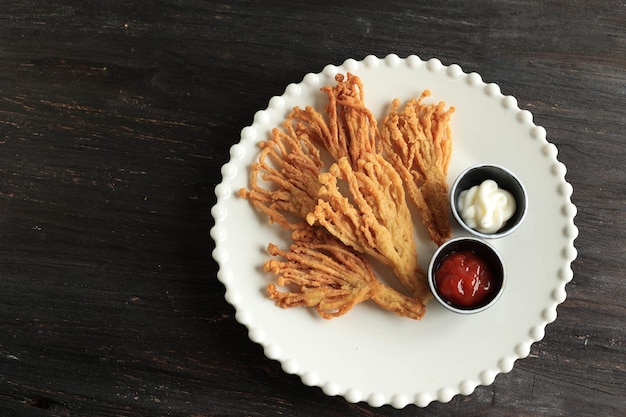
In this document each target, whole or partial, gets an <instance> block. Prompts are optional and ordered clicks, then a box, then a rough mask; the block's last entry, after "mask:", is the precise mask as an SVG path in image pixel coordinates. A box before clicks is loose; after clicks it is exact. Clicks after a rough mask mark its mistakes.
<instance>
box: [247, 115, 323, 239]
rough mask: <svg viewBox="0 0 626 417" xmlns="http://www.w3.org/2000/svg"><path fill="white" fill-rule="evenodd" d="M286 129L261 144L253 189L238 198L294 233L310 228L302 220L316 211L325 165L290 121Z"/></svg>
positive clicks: (253, 172)
mask: <svg viewBox="0 0 626 417" xmlns="http://www.w3.org/2000/svg"><path fill="white" fill-rule="evenodd" d="M283 128H284V130H281V129H278V128H275V129H273V130H272V137H271V139H270V140H268V141H266V142H261V143H260V144H259V146H260V147H261V154H260V155H259V161H258V162H256V163H254V164H252V168H251V173H250V189H249V190H246V189H244V188H242V189H241V190H239V195H240V196H242V197H244V198H247V199H248V200H249V201H250V202H251V203H252V204H253V205H254V206H255V207H256V208H257V209H259V210H261V211H262V212H263V213H265V214H266V215H267V216H268V217H269V220H270V223H274V222H275V223H278V224H279V225H280V226H281V227H283V228H284V229H287V230H295V229H300V228H302V227H306V226H307V224H306V222H304V220H303V219H304V218H305V217H306V215H307V213H309V212H310V211H311V210H313V209H314V207H315V204H316V201H317V192H318V189H319V181H318V176H319V173H320V169H321V167H322V165H323V163H322V160H321V158H320V151H319V149H318V148H317V147H316V146H315V145H314V144H313V143H312V142H311V141H310V140H309V139H308V138H307V137H306V136H301V135H298V134H296V132H295V130H294V124H293V123H292V122H291V118H289V119H288V120H287V121H285V123H284V125H283Z"/></svg>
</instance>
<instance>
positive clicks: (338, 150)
mask: <svg viewBox="0 0 626 417" xmlns="http://www.w3.org/2000/svg"><path fill="white" fill-rule="evenodd" d="M335 81H336V82H337V83H336V85H334V86H325V87H323V88H322V91H323V92H324V93H326V95H327V96H328V104H327V105H326V108H325V113H326V118H325V117H324V116H323V115H322V114H320V113H318V112H317V111H316V110H315V109H313V108H312V107H311V106H307V107H306V108H305V109H304V110H303V109H301V108H298V107H296V108H295V109H294V111H293V113H292V115H291V116H290V117H292V118H293V119H297V120H298V121H299V123H298V124H297V128H296V133H297V134H298V135H299V136H302V137H307V138H309V139H310V140H312V141H313V142H315V143H317V144H318V145H320V146H321V147H323V148H324V149H326V150H328V152H329V153H330V154H331V156H332V157H333V158H334V160H335V161H338V160H339V159H341V158H343V157H348V158H349V160H350V162H351V163H352V164H353V165H356V162H357V161H358V160H359V159H360V158H361V157H362V155H364V154H366V153H372V152H374V153H379V152H381V150H382V148H380V139H379V135H380V133H379V130H378V124H377V121H376V118H375V117H374V115H373V114H372V113H371V112H370V111H369V109H368V108H367V107H366V106H365V101H364V92H363V83H362V81H361V79H360V78H359V77H358V76H356V75H353V74H351V73H348V74H347V77H346V76H344V75H343V74H337V75H336V76H335Z"/></svg>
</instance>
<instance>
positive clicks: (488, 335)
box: [211, 55, 578, 408]
mask: <svg viewBox="0 0 626 417" xmlns="http://www.w3.org/2000/svg"><path fill="white" fill-rule="evenodd" d="M348 71H350V72H352V73H354V74H356V75H358V76H359V77H361V79H362V80H363V83H364V89H365V101H366V104H367V105H368V107H369V108H370V109H371V110H372V111H373V113H374V115H376V117H378V118H379V119H380V118H381V116H382V115H383V114H384V112H385V111H386V110H387V109H388V106H389V104H390V102H391V100H392V99H393V98H399V99H400V100H403V101H405V100H407V99H409V98H412V97H419V95H420V94H421V92H422V90H424V89H426V88H428V89H430V90H431V93H432V95H431V97H430V100H431V101H432V102H438V101H440V100H443V101H445V102H446V104H447V105H449V106H454V107H456V112H455V113H454V114H453V116H452V122H451V123H452V125H451V127H452V133H453V154H452V160H451V162H450V167H449V178H448V181H449V183H450V184H451V183H452V182H453V181H454V179H455V178H456V176H457V175H458V174H459V173H460V172H461V171H462V170H463V169H464V168H466V167H467V166H469V165H473V164H478V163H495V164H499V165H502V166H504V167H506V168H508V169H510V170H511V171H513V172H514V173H515V174H517V175H518V177H519V178H520V179H521V181H522V182H523V183H524V185H525V187H526V190H527V193H528V199H529V205H528V214H527V216H526V219H525V220H524V223H523V224H522V225H521V226H520V228H519V229H518V230H517V231H516V232H515V233H513V234H512V235H510V236H507V237H505V238H502V239H499V240H492V241H490V243H492V244H493V245H494V246H495V247H496V248H497V249H498V250H499V251H500V253H501V254H502V256H503V258H504V260H505V262H506V267H507V270H508V283H507V288H506V291H505V293H504V294H503V296H502V298H501V299H500V300H499V301H498V303H497V304H496V305H495V306H493V307H492V308H490V309H488V310H486V311H484V312H482V313H478V314H475V315H457V314H455V313H452V312H449V311H447V310H445V309H444V308H443V307H441V306H439V305H437V304H436V303H435V302H432V303H430V304H429V305H428V309H427V313H426V316H425V317H424V318H423V319H422V320H421V321H413V320H410V319H405V318H400V317H397V316H396V315H394V314H392V313H389V312H387V311H385V310H383V309H380V308H378V307H375V306H373V304H370V303H369V302H366V303H362V304H360V305H357V306H356V307H355V308H354V309H353V310H351V311H350V312H348V314H347V315H345V316H342V317H340V318H336V319H333V320H330V321H327V320H324V319H322V318H320V317H319V316H317V314H316V313H315V312H314V311H312V310H311V309H305V308H296V309H289V310H283V309H281V308H279V307H276V306H275V305H274V303H273V302H272V301H271V300H270V299H268V297H267V296H266V294H265V286H266V285H267V284H268V283H269V282H270V281H271V280H272V279H273V278H274V277H272V276H267V275H265V274H264V273H263V272H262V267H261V266H262V264H263V262H264V261H265V260H266V259H267V258H268V255H267V253H266V248H267V244H268V242H270V241H271V242H273V243H276V244H278V245H279V246H281V247H285V243H286V242H288V240H285V236H286V235H285V233H283V232H281V230H280V228H279V227H278V226H276V225H274V226H271V225H268V224H267V221H266V219H265V217H263V216H261V215H260V214H259V213H257V212H256V211H255V210H254V209H253V208H252V206H251V205H250V204H249V203H248V202H247V201H246V200H244V199H242V198H239V197H238V195H237V190H238V189H239V188H241V187H247V186H248V173H249V166H250V164H251V163H252V162H253V161H255V160H256V159H257V157H258V148H257V143H258V142H259V141H260V140H264V139H267V138H268V137H269V134H270V131H271V129H272V128H273V127H275V126H279V125H281V123H282V122H283V120H284V118H285V116H286V115H287V113H288V112H289V111H290V110H291V108H292V107H293V106H295V105H299V106H302V107H303V106H305V105H314V106H315V107H316V108H317V109H318V110H320V111H322V110H323V106H324V105H325V103H326V96H325V95H324V94H323V93H321V92H320V90H319V89H320V88H321V87H323V86H324V85H328V84H334V76H335V74H336V73H337V72H341V73H346V72H348ZM556 156H557V149H556V147H555V146H554V145H553V144H550V143H549V142H547V140H546V131H545V129H543V128H542V127H538V126H536V125H535V124H533V118H532V114H531V113H530V112H528V111H525V110H520V109H519V107H518V105H517V101H516V99H515V98H513V97H511V96H504V95H502V94H501V92H500V88H499V87H498V86H497V85H496V84H486V83H484V82H483V80H482V79H481V77H480V76H479V75H478V74H476V73H471V74H467V73H464V72H463V70H462V69H461V68H460V67H459V66H458V65H450V66H445V65H443V64H442V63H441V62H440V61H439V60H437V59H431V60H429V61H422V60H421V59H420V58H418V57H417V56H409V57H407V58H399V57H398V56H397V55H388V56H386V57H385V58H384V59H379V58H377V57H375V56H368V57H366V58H365V59H364V60H362V61H356V60H354V59H348V60H346V61H345V62H344V63H343V64H342V65H341V66H333V65H329V66H327V67H325V68H324V70H323V71H322V72H321V73H318V74H307V75H306V76H305V77H304V79H303V80H302V82H300V83H298V84H290V85H288V86H287V88H286V89H285V93H284V94H283V95H282V96H280V97H273V98H272V99H271V100H270V101H269V105H268V107H267V109H265V110H261V111H259V112H257V113H256V115H255V116H254V123H253V124H252V125H251V126H248V127H246V128H244V129H243V130H242V131H241V141H240V142H239V143H238V144H236V145H234V146H233V147H232V148H231V150H230V161H229V162H228V163H227V164H226V165H224V166H223V167H222V171H221V172H222V176H223V180H222V183H221V184H219V185H218V186H217V187H216V189H215V193H216V195H217V203H216V205H215V206H214V207H213V209H212V215H213V217H214V219H215V226H214V227H213V228H212V229H211V236H212V238H213V239H214V240H215V244H216V248H215V251H214V252H213V257H214V258H215V260H216V261H217V263H218V264H219V272H218V275H217V276H218V279H219V280H220V281H221V282H222V283H223V284H224V285H225V287H226V300H227V301H228V302H229V303H231V304H232V305H233V306H234V307H235V309H236V319H237V320H238V321H239V322H240V323H242V324H243V325H245V326H246V327H247V328H248V330H249V337H250V339H251V340H252V341H254V342H256V343H259V344H261V345H262V346H263V348H264V352H265V354H266V355H267V357H269V358H271V359H275V360H277V361H279V362H280V363H281V365H282V368H283V370H284V371H285V372H287V373H290V374H297V375H299V376H300V377H301V379H302V382H303V383H304V384H306V385H310V386H319V387H321V389H322V390H323V391H324V393H326V394H327V395H341V396H343V397H345V399H346V400H347V401H349V402H359V401H366V402H367V403H369V404H370V405H371V406H375V407H376V406H382V405H384V404H391V405H392V406H393V407H396V408H402V407H404V406H406V405H407V404H416V405H418V406H420V407H424V406H426V405H428V404H429V403H430V402H431V401H433V400H438V401H441V402H447V401H449V400H451V399H452V398H453V397H454V396H455V395H456V394H459V393H460V394H464V395H468V394H471V393H472V392H473V391H474V389H475V388H476V386H478V385H489V384H491V383H492V382H493V381H494V378H495V377H496V375H497V374H498V373H502V372H509V371H510V370H511V369H512V368H513V365H514V362H515V360H517V359H518V358H523V357H526V356H527V355H528V354H529V352H530V346H531V344H532V343H533V342H535V341H538V340H540V339H542V338H543V336H544V329H545V326H546V324H548V323H550V322H552V321H554V320H555V319H556V316H557V313H556V308H557V305H558V304H559V303H561V302H563V301H564V300H565V298H566V292H565V285H566V283H567V282H569V281H570V280H571V279H572V270H571V267H570V265H571V262H572V261H573V260H574V259H575V258H576V249H575V248H574V245H573V242H574V239H575V238H576V236H577V234H578V230H577V229H576V227H575V226H574V222H573V219H574V216H575V214H576V207H575V206H574V205H573V204H572V203H571V201H570V196H571V193H572V187H571V186H570V184H568V183H567V182H566V181H565V171H566V170H565V166H564V165H563V164H562V163H560V162H558V161H557V158H556ZM415 224H416V236H417V239H418V252H419V259H420V263H421V266H422V268H424V269H425V268H426V267H427V265H428V261H429V259H430V257H431V256H432V254H433V253H434V251H435V249H436V248H435V245H434V244H433V243H432V242H431V241H429V240H428V239H426V238H425V236H426V234H425V232H424V229H423V227H422V226H421V221H420V219H419V218H416V219H415ZM454 235H455V236H459V235H464V233H463V231H462V229H461V228H460V227H456V228H455V229H454Z"/></svg>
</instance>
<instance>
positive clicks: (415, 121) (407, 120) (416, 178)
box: [381, 90, 454, 245]
mask: <svg viewBox="0 0 626 417" xmlns="http://www.w3.org/2000/svg"><path fill="white" fill-rule="evenodd" d="M429 95H430V91H429V90H425V91H424V92H423V93H422V96H421V97H420V98H419V99H417V100H416V99H413V100H410V101H409V102H407V103H406V104H405V106H404V109H403V110H402V111H400V110H399V107H400V105H399V102H398V100H397V99H396V100H394V101H393V103H392V106H391V110H390V111H389V114H388V115H387V116H386V117H385V118H384V119H383V122H382V126H381V138H382V143H383V148H384V150H385V156H386V158H387V159H388V160H389V161H390V162H391V163H392V164H393V166H394V168H395V169H396V170H397V171H398V173H399V174H400V176H401V177H402V179H403V181H404V185H405V187H406V190H407V194H408V195H409V197H410V198H411V200H412V201H413V203H414V204H415V205H416V206H417V210H418V212H419V214H420V216H421V217H422V222H423V223H424V225H425V226H426V228H427V229H428V232H429V234H430V237H431V239H432V240H433V241H434V242H435V243H437V245H441V244H442V243H444V242H445V241H446V240H448V239H449V238H450V237H451V236H452V227H451V225H450V220H449V216H448V183H447V174H448V165H449V163H450V156H451V154H452V134H451V131H450V124H449V121H450V117H451V115H452V113H453V112H454V107H450V108H449V109H448V110H445V103H443V102H440V103H438V104H432V105H426V104H424V103H423V101H424V99H425V98H426V97H428V96H429Z"/></svg>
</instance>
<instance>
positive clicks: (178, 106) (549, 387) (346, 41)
mask: <svg viewBox="0 0 626 417" xmlns="http://www.w3.org/2000/svg"><path fill="white" fill-rule="evenodd" d="M392 52H393V53H396V54H398V55H400V56H406V55H409V54H417V55H419V56H420V57H421V58H422V59H429V58H431V57H437V58H439V59H441V61H442V62H443V63H444V64H452V63H457V64H459V65H461V67H462V68H463V69H464V70H465V71H466V72H472V71H476V72H478V73H480V74H481V75H482V77H483V79H484V80H485V81H487V82H497V83H498V84H499V85H500V87H501V89H502V92H503V93H504V94H507V95H514V96H516V97H517V99H518V103H519V105H520V107H521V108H525V109H528V110H530V111H532V112H533V114H534V117H535V122H536V123H537V124H538V125H541V126H544V127H545V128H546V130H547V132H548V139H549V140H550V141H551V142H553V143H554V144H556V145H557V147H558V149H559V159H560V160H561V161H562V162H563V163H565V165H566V166H567V168H568V173H567V179H568V181H569V182H570V183H571V184H572V185H573V187H574V194H573V197H572V199H573V202H574V203H575V204H576V205H577V208H578V215H577V217H576V225H577V226H578V228H579V230H580V235H579V237H578V238H577V240H576V247H577V249H578V258H577V260H576V261H575V262H574V264H573V270H574V279H573V281H572V282H571V283H570V284H568V287H567V290H568V299H567V300H566V301H565V302H564V303H563V304H562V305H561V306H560V307H559V309H558V314H559V317H558V319H557V320H556V322H554V323H552V324H550V325H549V326H548V327H547V328H546V336H545V338H544V339H543V340H542V341H541V342H538V343H535V344H534V345H533V346H532V349H531V354H530V356H529V357H528V358H526V359H523V360H520V361H518V362H517V363H516V364H515V367H514V369H513V370H512V371H511V372H510V373H508V374H504V375H499V376H498V377H497V378H496V380H495V382H494V384H492V385H490V386H488V387H478V388H477V389H476V391H475V393H474V394H472V395H470V396H457V397H455V398H453V400H452V401H451V402H450V403H447V404H441V403H433V404H431V405H430V406H428V407H427V408H425V409H419V408H417V407H414V406H409V407H406V408H404V409H402V410H395V409H393V408H392V407H390V406H385V407H381V408H371V407H369V406H368V405H367V404H364V403H358V404H350V403H348V402H346V401H345V400H343V399H342V398H334V397H327V396H325V395H324V394H323V393H322V391H321V390H320V389H318V388H311V387H307V386H305V385H303V384H302V383H301V381H300V380H299V378H298V377H296V376H293V375H287V374H285V373H284V372H283V371H282V370H281V368H280V365H279V364H278V363H276V362H274V361H271V360H269V359H266V358H265V357H264V355H263V351H262V349H261V348H260V347H259V346H258V345H256V344H254V343H252V342H251V341H250V340H249V339H248V337H247V334H246V330H245V328H244V327H243V326H241V325H239V324H238V323H237V322H236V321H235V318H234V310H233V309H232V307H231V306H229V305H228V303H226V301H225V300H224V288H223V286H222V285H221V284H220V283H219V282H218V280H217V279H216V271H217V265H216V264H215V262H214V261H213V260H212V259H211V256H210V254H211V251H212V249H213V247H214V244H213V242H212V241H211V239H210V237H209V235H208V231H209V229H210V227H211V226H212V224H213V220H212V218H211V214H210V209H211V207H212V205H213V204H214V203H215V200H216V199H215V196H214V194H213V188H214V187H215V185H217V184H218V183H219V182H220V180H221V173H220V167H221V166H222V165H223V164H224V163H226V162H227V161H228V157H229V155H228V150H229V148H230V146H232V145H233V144H235V143H236V142H237V141H238V140H239V133H240V130H241V129H242V128H243V127H245V126H247V125H249V124H250V123H251V121H252V117H253V115H254V113H255V112H256V111H257V110H260V109H263V108H265V107H266V106H267V102H268V100H269V98H270V97H272V96H274V95H279V94H282V92H283V91H284V88H285V87H286V85H287V84H289V83H290V82H298V81H300V80H301V79H302V77H303V76H304V74H306V73H308V72H318V71H321V69H322V68H323V67H324V66H325V65H326V64H328V63H333V64H340V63H342V62H343V61H344V60H345V59H346V58H349V57H352V58H355V59H361V58H363V57H364V56H366V55H368V54H375V55H378V56H384V55H386V54H388V53H392ZM625 108H626V5H624V3H623V2H621V1H597V2H583V1H550V2H543V1H501V2H493V1H486V0H480V1H474V2H461V1H451V2H426V1H415V2H412V1H389V2H384V3H380V2H379V1H369V0H368V1H353V0H347V1H344V2H341V3H336V4H334V3H332V2H319V1H308V2H292V1H228V2H227V1H204V2H203V1H191V0H180V1H172V0H160V1H148V2H127V1H124V2H123V1H114V0H108V1H100V2H97V3H93V4H92V2H83V1H71V0H60V1H49V0H43V1H37V2H12V1H10V2H3V3H2V7H0V237H1V239H0V242H1V243H0V283H1V290H0V415H7V416H21V415H24V416H53V415H54V416H83V415H94V416H95V415H98V416H121V415H124V416H148V415H149V416H159V415H164V416H165V415H167V416H244V415H245V416H271V415H289V416H311V415H323V416H416V415H419V416H438V415H447V416H589V415H594V416H617V415H624V414H626V396H625V395H624V393H625V392H626V367H625V358H626V356H625V353H626V348H625V346H624V345H625V338H626V337H625V329H626V304H625V302H624V300H625V299H626V285H625V284H624V280H623V277H624V273H625V272H626V224H625V223H626V222H625V216H624V207H625V206H626V173H625V163H624V156H625V144H626V142H625V140H624V131H626V116H625V113H624V109H625ZM529 244H532V242H529Z"/></svg>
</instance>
